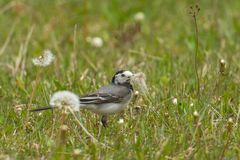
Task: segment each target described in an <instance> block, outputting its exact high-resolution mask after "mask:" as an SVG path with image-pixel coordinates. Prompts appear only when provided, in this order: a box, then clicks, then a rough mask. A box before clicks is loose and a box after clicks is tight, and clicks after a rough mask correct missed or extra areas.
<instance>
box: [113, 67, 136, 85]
mask: <svg viewBox="0 0 240 160" xmlns="http://www.w3.org/2000/svg"><path fill="white" fill-rule="evenodd" d="M132 76H133V73H132V72H130V71H125V70H120V71H118V72H116V73H115V75H114V76H113V78H112V83H114V84H117V85H126V84H130V81H131V78H132Z"/></svg>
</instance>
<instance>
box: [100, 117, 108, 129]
mask: <svg viewBox="0 0 240 160" xmlns="http://www.w3.org/2000/svg"><path fill="white" fill-rule="evenodd" d="M101 121H102V124H103V127H107V115H103V116H102V119H101Z"/></svg>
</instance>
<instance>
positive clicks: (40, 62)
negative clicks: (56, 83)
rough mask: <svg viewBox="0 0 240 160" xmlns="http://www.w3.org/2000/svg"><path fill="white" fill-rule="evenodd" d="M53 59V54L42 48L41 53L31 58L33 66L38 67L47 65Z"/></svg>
mask: <svg viewBox="0 0 240 160" xmlns="http://www.w3.org/2000/svg"><path fill="white" fill-rule="evenodd" d="M53 60H54V55H53V53H52V52H51V51H50V50H44V53H43V55H41V56H39V57H37V58H33V59H32V62H33V64H34V65H35V66H39V67H47V66H49V65H50V64H51V63H52V62H53Z"/></svg>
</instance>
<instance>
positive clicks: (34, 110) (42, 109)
mask: <svg viewBox="0 0 240 160" xmlns="http://www.w3.org/2000/svg"><path fill="white" fill-rule="evenodd" d="M48 109H53V108H52V107H43V108H37V109H32V110H30V112H39V111H44V110H48Z"/></svg>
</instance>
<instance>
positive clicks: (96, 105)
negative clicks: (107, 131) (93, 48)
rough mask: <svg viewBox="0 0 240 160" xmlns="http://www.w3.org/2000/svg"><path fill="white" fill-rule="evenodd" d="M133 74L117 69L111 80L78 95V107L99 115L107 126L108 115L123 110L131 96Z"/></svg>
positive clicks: (39, 109) (40, 109)
mask: <svg viewBox="0 0 240 160" xmlns="http://www.w3.org/2000/svg"><path fill="white" fill-rule="evenodd" d="M133 76H134V74H133V73H132V72H131V71H128V70H120V71H117V72H116V73H115V74H114V76H113V77H112V81H111V82H110V83H109V84H108V85H105V86H103V87H101V88H99V89H97V90H96V91H94V92H91V93H88V94H86V95H84V96H79V99H80V108H81V109H86V110H90V111H92V112H94V113H96V114H98V115H100V116H101V122H102V125H103V126H104V127H107V120H108V116H109V115H112V114H115V113H118V112H120V111H123V110H124V109H125V108H126V107H127V106H128V104H129V102H130V101H131V99H132V96H133V86H132V84H131V78H132V77H133ZM47 109H53V107H44V108H38V109H34V110H31V112H36V111H42V110H47Z"/></svg>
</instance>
